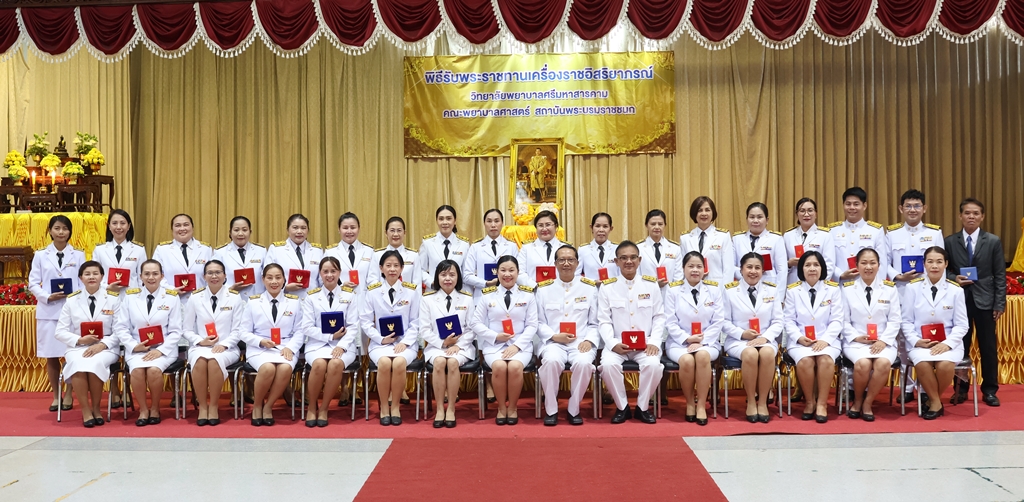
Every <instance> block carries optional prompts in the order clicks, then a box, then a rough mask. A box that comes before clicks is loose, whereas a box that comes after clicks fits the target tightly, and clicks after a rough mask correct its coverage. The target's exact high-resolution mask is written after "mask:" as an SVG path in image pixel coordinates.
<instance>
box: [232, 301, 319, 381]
mask: <svg viewBox="0 0 1024 502" xmlns="http://www.w3.org/2000/svg"><path fill="white" fill-rule="evenodd" d="M274 300H277V320H276V321H275V320H274V303H273V302H274ZM271 328H280V329H281V343H280V345H278V346H276V347H274V348H270V349H265V348H263V347H261V346H260V342H261V341H263V340H271V332H270V330H271ZM305 334H306V319H305V317H304V316H303V315H302V300H300V299H299V297H298V296H297V295H293V294H290V293H284V292H283V291H281V292H279V293H278V294H277V297H276V298H275V297H274V296H272V295H271V294H270V293H269V292H266V293H262V294H259V295H252V296H250V297H249V303H248V304H247V305H246V307H245V315H244V316H242V327H241V335H242V341H243V342H245V361H246V362H247V363H249V366H252V367H253V369H255V370H256V371H259V369H260V366H263V365H264V364H267V363H275V364H281V363H284V364H287V365H289V366H291V367H292V369H293V370H294V369H295V365H296V364H298V361H299V349H300V348H302V343H303V342H305V341H306V337H305ZM285 347H287V348H288V349H291V351H292V360H291V361H288V360H286V359H285V358H284V356H282V355H281V350H282V349H284V348H285Z"/></svg>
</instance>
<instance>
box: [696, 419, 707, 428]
mask: <svg viewBox="0 0 1024 502" xmlns="http://www.w3.org/2000/svg"><path fill="white" fill-rule="evenodd" d="M707 424H708V417H704V418H698V419H697V425H701V426H703V425H707Z"/></svg>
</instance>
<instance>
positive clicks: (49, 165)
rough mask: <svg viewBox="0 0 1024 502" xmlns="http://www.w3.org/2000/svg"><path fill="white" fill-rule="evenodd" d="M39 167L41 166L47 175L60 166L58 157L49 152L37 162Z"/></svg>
mask: <svg viewBox="0 0 1024 502" xmlns="http://www.w3.org/2000/svg"><path fill="white" fill-rule="evenodd" d="M39 167H41V168H43V171H46V175H47V176H49V175H50V173H52V172H54V171H56V170H57V169H59V168H60V158H59V157H57V156H56V155H54V154H52V153H51V154H49V155H47V156H46V157H43V160H41V161H40V162H39Z"/></svg>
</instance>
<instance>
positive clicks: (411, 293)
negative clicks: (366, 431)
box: [359, 249, 421, 426]
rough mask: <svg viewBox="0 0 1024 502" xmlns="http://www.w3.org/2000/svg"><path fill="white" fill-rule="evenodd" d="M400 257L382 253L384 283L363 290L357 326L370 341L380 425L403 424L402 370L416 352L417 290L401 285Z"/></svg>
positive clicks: (418, 311)
mask: <svg viewBox="0 0 1024 502" xmlns="http://www.w3.org/2000/svg"><path fill="white" fill-rule="evenodd" d="M403 266H404V264H403V263H402V255H401V253H399V252H398V251H397V250H394V249H391V250H388V251H385V252H384V254H383V255H381V257H380V267H379V268H380V273H381V276H382V277H383V278H384V281H383V282H375V283H373V284H370V285H369V286H367V287H366V296H365V298H363V301H364V302H365V303H364V308H363V310H362V311H361V312H360V314H359V326H360V327H361V328H362V330H363V333H365V334H366V336H367V337H368V338H369V339H370V347H369V351H368V352H369V355H370V360H371V361H373V362H374V363H376V364H377V396H378V397H379V399H380V424H381V425H385V426H387V425H402V413H401V408H400V405H401V404H402V403H401V396H402V392H403V391H404V390H405V368H406V366H407V365H408V364H409V363H410V362H412V361H414V360H416V356H417V354H418V353H419V336H418V332H417V327H418V323H417V322H416V318H417V317H418V316H419V313H420V298H421V295H420V287H419V285H418V284H414V283H411V282H402V268H403Z"/></svg>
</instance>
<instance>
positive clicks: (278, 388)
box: [240, 263, 305, 427]
mask: <svg viewBox="0 0 1024 502" xmlns="http://www.w3.org/2000/svg"><path fill="white" fill-rule="evenodd" d="M286 280H287V279H285V276H284V269H283V268H282V267H281V266H280V265H278V264H276V263H268V264H267V265H266V266H264V267H263V286H264V287H265V288H267V291H266V292H265V293H262V294H259V295H253V296H252V297H250V298H249V303H248V304H247V305H246V309H245V315H244V316H243V317H242V327H241V330H240V331H241V334H242V341H243V342H245V361H246V362H247V363H249V366H252V367H253V368H254V369H255V370H256V382H255V385H254V389H253V403H254V404H253V406H252V421H251V424H252V425H253V426H254V427H259V426H262V425H266V426H271V425H274V403H276V402H277V400H278V399H280V398H281V395H282V394H284V389H285V388H286V387H288V382H289V381H290V380H291V376H292V371H294V370H295V365H296V364H297V363H298V356H297V355H296V354H297V353H298V351H299V348H300V347H302V343H303V342H304V341H305V320H304V319H303V316H302V300H300V299H299V297H298V296H295V295H293V294H290V293H285V292H284V287H285V281H286ZM275 338H277V340H275ZM264 398H266V401H264Z"/></svg>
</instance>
